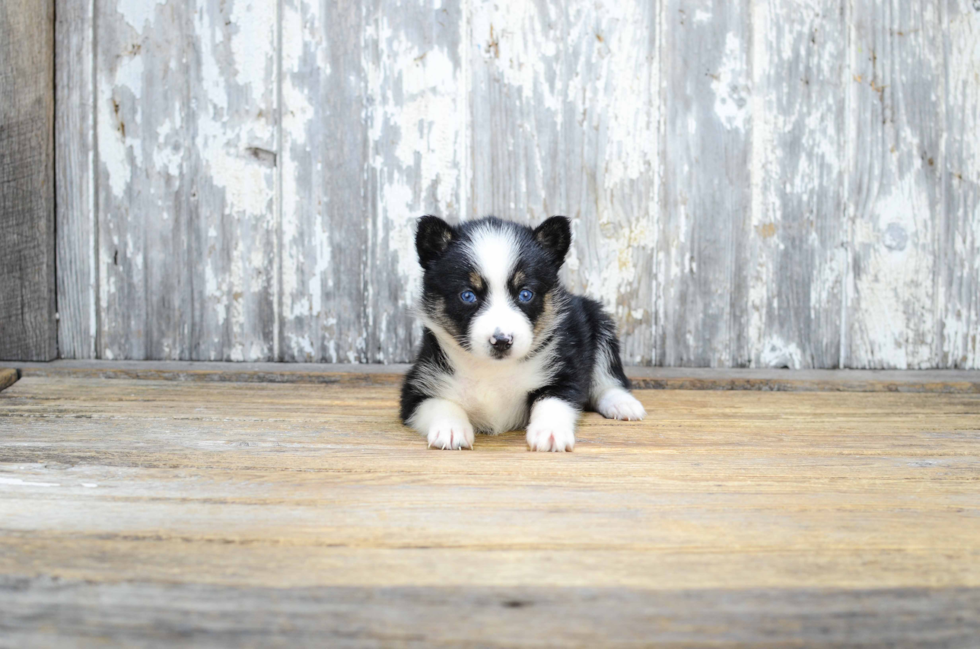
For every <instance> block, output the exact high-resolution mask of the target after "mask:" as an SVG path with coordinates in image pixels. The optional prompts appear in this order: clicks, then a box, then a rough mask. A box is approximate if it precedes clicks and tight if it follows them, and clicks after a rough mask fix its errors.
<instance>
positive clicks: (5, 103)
mask: <svg viewBox="0 0 980 649" xmlns="http://www.w3.org/2000/svg"><path fill="white" fill-rule="evenodd" d="M53 80H54V4H53V1H52V0H4V2H3V4H2V5H0V359H15V360H39V361H44V360H51V359H53V358H55V357H56V356H57V346H56V345H57V325H56V323H55V255H54V227H55V223H54V123H53V120H54V81H53Z"/></svg>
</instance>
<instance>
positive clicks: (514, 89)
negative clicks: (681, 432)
mask: <svg viewBox="0 0 980 649" xmlns="http://www.w3.org/2000/svg"><path fill="white" fill-rule="evenodd" d="M56 8H57V14H56V15H57V25H56V33H57V46H56V54H57V61H56V70H57V85H56V91H57V110H56V122H57V124H56V152H57V155H56V161H57V165H56V171H57V188H58V189H57V206H58V207H57V245H58V255H57V265H58V273H57V277H58V309H59V313H60V322H59V332H58V333H59V336H58V342H59V346H60V353H61V355H62V356H64V357H68V358H92V357H95V358H107V359H121V358H129V359H215V360H221V359H224V360H283V361H331V362H332V361H339V362H347V361H358V362H399V361H406V360H408V359H409V358H410V356H411V353H412V347H413V345H414V343H415V342H416V340H417V337H418V331H417V329H415V328H414V327H413V325H412V320H411V317H410V312H409V311H410V304H411V301H412V296H413V293H414V291H415V290H417V287H418V281H419V272H418V269H417V268H416V262H415V256H414V250H413V246H412V236H413V234H412V228H413V222H414V219H415V217H417V216H419V215H421V214H424V213H434V214H440V215H443V216H446V217H448V218H450V219H466V218H473V217H476V216H479V215H484V214H488V213H493V214H497V215H499V216H504V217H510V218H514V219H518V220H522V221H526V222H528V223H537V222H539V221H540V220H541V219H543V218H544V217H545V216H547V215H550V214H567V215H569V216H570V217H572V218H573V220H574V228H575V236H576V243H575V246H574V251H573V253H572V255H571V258H570V260H569V263H568V267H567V280H568V282H569V283H570V284H571V285H572V286H573V287H574V288H576V289H578V290H581V291H584V292H585V293H588V294H590V295H593V296H595V297H598V298H601V299H602V300H604V301H605V303H606V304H607V305H608V306H609V308H610V309H611V310H612V312H613V313H614V314H615V316H616V318H617V320H618V322H619V326H620V330H621V334H622V337H623V350H624V357H625V360H626V361H627V362H628V363H636V364H655V365H710V366H761V367H782V366H788V367H838V366H842V367H871V368H877V367H895V368H922V367H962V368H978V367H980V349H978V340H977V338H978V334H980V189H978V188H980V136H978V131H980V108H978V103H980V0H948V1H941V0H915V1H914V2H910V1H908V0H778V1H777V0H753V1H749V0H714V1H711V0H697V1H695V0H637V1H635V2H619V1H616V0H599V1H595V0H587V1H586V0H575V1H573V0H569V1H567V2H562V1H559V0H538V1H536V2H523V1H522V2H516V1H515V2H510V1H507V0H497V1H496V2H494V1H482V0H466V1H465V2H462V3H458V2H449V1H448V0H413V1H411V2H398V1H395V0H363V1H361V2H339V1H329V0H278V2H276V1H272V0H270V1H268V2H260V1H258V0H221V1H219V0H180V1H178V0H169V1H167V0H155V1H153V0H57V2H56Z"/></svg>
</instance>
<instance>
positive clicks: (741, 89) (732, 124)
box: [711, 31, 749, 131]
mask: <svg viewBox="0 0 980 649" xmlns="http://www.w3.org/2000/svg"><path fill="white" fill-rule="evenodd" d="M711 79H712V81H711V89H712V91H714V93H715V114H716V115H717V116H718V119H719V120H721V122H722V123H723V124H724V125H725V126H727V127H728V128H734V129H738V130H740V131H744V130H745V126H746V123H747V121H748V117H749V109H748V102H749V97H748V95H749V81H748V69H747V66H746V56H745V49H744V48H743V47H742V41H741V40H740V39H739V38H738V36H737V35H736V34H735V33H734V32H731V31H730V32H728V34H727V35H726V36H725V51H724V53H723V55H722V59H721V65H720V66H719V68H718V71H717V72H715V73H714V74H712V75H711Z"/></svg>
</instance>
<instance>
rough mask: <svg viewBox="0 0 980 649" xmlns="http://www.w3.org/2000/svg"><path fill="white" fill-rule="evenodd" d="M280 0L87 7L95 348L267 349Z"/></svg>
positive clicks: (231, 353) (153, 351)
mask: <svg viewBox="0 0 980 649" xmlns="http://www.w3.org/2000/svg"><path fill="white" fill-rule="evenodd" d="M276 25H277V20H276V12H275V5H274V4H270V3H259V4H248V3H246V2H244V0H239V1H238V2H234V3H233V2H222V3H220V4H219V3H212V2H207V1H206V0H202V1H201V2H199V3H191V4H186V5H184V4H182V5H179V6H177V5H174V6H171V5H164V4H147V3H145V2H142V1H140V0H116V1H114V2H106V3H99V4H98V5H97V15H96V30H97V33H98V34H99V40H98V57H97V80H96V88H97V91H96V95H97V96H96V112H97V121H98V124H97V129H98V148H99V150H98V157H99V172H98V207H99V225H98V227H99V234H98V241H99V248H100V250H99V268H100V270H99V273H100V275H99V276H100V281H99V290H100V296H99V298H100V300H99V302H100V327H101V331H100V342H101V349H100V350H99V356H100V357H102V358H109V359H111V358H133V359H140V358H172V359H177V358H185V359H199V360H215V359H218V360H265V359H268V358H270V357H271V356H272V351H273V347H274V343H273V337H274V329H275V326H274V323H275V320H276V314H275V308H274V291H275V281H274V278H275V277H276V269H275V264H272V263H269V261H270V260H272V259H274V257H275V250H274V248H275V238H276V231H277V226H276V222H275V210H274V206H275V200H274V191H275V187H274V185H275V165H276V156H275V151H276V145H277V143H276V123H277V115H276V106H277V103H276V98H277V93H276V87H277V86H276V79H277V66H276V53H275V47H276V42H277V40H276V34H277V29H276Z"/></svg>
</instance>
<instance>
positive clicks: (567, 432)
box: [527, 423, 575, 453]
mask: <svg viewBox="0 0 980 649" xmlns="http://www.w3.org/2000/svg"><path fill="white" fill-rule="evenodd" d="M527 448H528V450H530V451H546V452H547V451H551V452H555V453H564V452H565V451H569V452H570V451H572V450H573V449H574V448H575V431H574V429H571V428H564V427H562V426H549V425H547V424H535V423H532V424H531V425H530V426H528V427H527Z"/></svg>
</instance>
